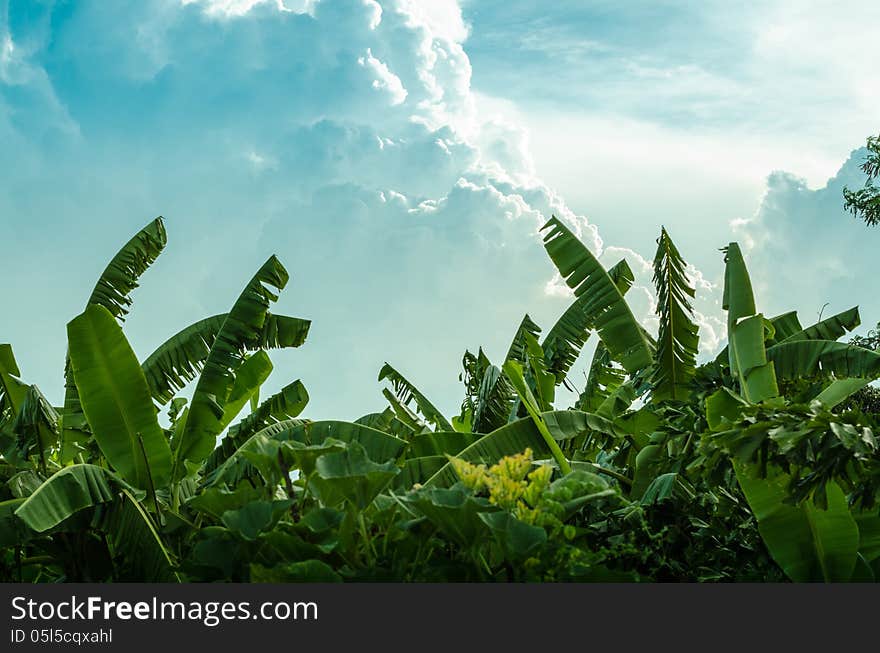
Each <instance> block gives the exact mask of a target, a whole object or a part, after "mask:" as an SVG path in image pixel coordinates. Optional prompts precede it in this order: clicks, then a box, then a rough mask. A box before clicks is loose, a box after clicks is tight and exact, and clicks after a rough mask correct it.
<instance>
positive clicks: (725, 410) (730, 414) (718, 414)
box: [706, 388, 748, 431]
mask: <svg viewBox="0 0 880 653" xmlns="http://www.w3.org/2000/svg"><path fill="white" fill-rule="evenodd" d="M746 406H748V402H746V400H745V399H743V398H742V397H740V396H739V395H738V394H736V393H735V392H734V391H733V390H731V389H730V388H719V389H718V390H716V391H715V392H713V393H712V394H711V395H709V396H708V397H706V422H708V424H709V429H710V430H712V431H718V430H720V429H722V428H725V427H726V426H728V425H729V424H730V423H731V422H735V421H736V420H737V419H738V418H739V416H740V414H742V411H743V408H745V407H746Z"/></svg>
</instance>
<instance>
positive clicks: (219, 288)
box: [0, 0, 880, 418]
mask: <svg viewBox="0 0 880 653" xmlns="http://www.w3.org/2000/svg"><path fill="white" fill-rule="evenodd" d="M695 5H698V6H695ZM737 5H738V6H737V7H735V8H734V7H732V6H731V4H730V3H721V2H705V3H684V2H680V3H669V2H651V3H647V2H646V3H615V2H556V3H533V2H511V1H505V2H500V1H495V0H461V2H456V1H454V0H432V1H431V2H416V1H415V0H395V1H393V2H378V3H377V2H372V1H367V0H363V1H361V0H345V1H342V0H320V1H318V2H315V1H311V0H296V1H294V0H285V4H279V3H277V2H256V3H255V2H252V1H248V0H215V1H213V2H208V1H196V2H186V3H184V2H181V1H180V0H154V1H150V2H147V1H141V2H134V1H128V0H120V1H118V2H113V3H107V2H99V1H97V0H91V1H90V0H81V1H77V2H49V1H45V2H39V1H23V0H5V1H3V0H0V171H2V174H0V229H2V232H0V233H2V242H3V245H4V256H3V264H2V271H3V275H2V279H3V281H2V287H3V289H4V292H5V294H6V297H7V306H15V309H14V310H8V309H7V310H6V311H4V314H3V320H2V323H0V341H9V342H12V343H13V345H14V347H15V349H16V352H17V355H18V358H19V362H20V366H21V367H22V370H23V372H24V374H25V376H26V377H27V378H28V379H30V380H31V381H32V382H36V383H37V384H38V385H40V387H41V388H42V389H43V390H44V392H46V393H47V394H48V395H49V396H50V397H51V398H53V399H55V400H56V401H58V400H60V395H61V386H62V379H61V372H62V365H63V360H64V348H65V344H64V328H65V324H66V322H67V320H69V319H70V318H71V317H73V316H74V315H76V314H77V313H78V312H79V311H80V310H82V304H83V302H84V301H85V299H86V297H87V296H88V293H89V291H90V288H91V286H92V285H93V283H94V280H95V278H96V277H97V275H98V274H99V273H100V270H101V269H102V268H103V266H104V265H105V264H106V261H107V260H108V259H109V258H110V256H112V254H113V253H114V252H115V251H116V249H117V248H118V247H119V246H120V245H121V244H122V243H123V242H125V240H127V238H129V237H130V235H131V234H132V233H133V232H134V231H136V230H137V229H138V228H139V227H140V226H142V225H143V224H145V223H146V222H147V221H149V220H150V219H152V218H153V217H155V216H156V215H160V214H161V215H164V216H166V218H167V227H168V232H169V246H168V248H167V250H166V253H165V254H163V255H162V257H161V258H160V259H159V261H158V262H157V263H156V264H155V266H154V268H153V269H151V270H150V271H149V272H148V273H147V275H145V276H144V278H143V283H142V287H141V288H140V289H138V291H137V292H136V295H135V305H134V309H133V311H132V314H131V317H130V319H129V321H128V323H127V327H126V329H127V333H128V335H129V338H130V340H131V341H132V344H133V346H134V347H135V349H136V351H138V352H139V353H140V354H141V355H142V356H146V355H147V354H148V353H149V352H150V351H151V350H152V348H153V347H154V346H155V345H157V344H158V343H160V342H161V341H162V340H164V339H165V337H167V336H168V335H170V334H171V333H173V332H174V331H176V330H177V329H178V328H180V327H182V326H183V325H185V324H188V323H189V322H191V321H194V320H196V319H198V318H200V317H202V316H204V315H208V314H212V313H216V312H220V311H223V310H226V309H227V308H228V306H229V304H230V303H231V302H232V301H233V300H234V298H235V297H236V296H237V294H238V292H239V290H240V288H241V286H242V285H243V284H244V283H245V282H246V281H247V279H249V278H250V276H251V274H252V273H253V271H254V270H255V269H256V268H257V267H259V265H260V264H261V263H262V261H263V260H265V258H266V257H267V256H268V255H269V254H271V253H276V254H278V256H279V257H280V258H281V259H282V261H283V262H284V263H285V265H286V266H287V267H288V269H289V270H290V272H291V276H292V281H291V283H290V285H289V286H288V289H287V290H286V291H285V292H284V294H283V295H282V298H281V301H280V302H279V306H278V308H277V310H278V312H285V313H289V314H295V315H300V316H303V317H309V318H311V319H312V320H313V322H314V324H313V328H312V334H311V338H310V340H309V342H308V343H307V344H306V345H305V346H304V347H303V348H301V349H298V350H294V351H290V352H282V353H279V354H277V355H275V356H274V357H273V358H274V360H275V361H276V371H275V373H274V375H273V377H272V379H271V380H270V383H269V386H270V387H268V388H267V390H271V389H272V388H277V387H278V386H280V385H281V384H283V383H284V382H286V381H289V380H291V379H293V378H302V379H303V381H304V383H305V384H306V386H307V387H308V389H309V391H310V394H311V395H312V403H311V405H310V407H309V409H308V411H307V412H308V414H309V416H312V417H327V416H336V417H341V418H354V417H357V416H359V415H360V414H363V413H366V412H369V411H372V410H376V409H379V408H381V406H382V397H381V394H380V386H379V384H377V383H376V380H375V378H376V374H377V373H378V370H379V368H380V367H381V365H382V363H383V361H385V360H387V361H389V362H391V363H392V364H394V365H395V366H396V367H398V368H399V369H400V370H401V371H403V372H404V373H405V374H407V375H408V376H409V377H410V378H411V380H413V381H414V382H416V383H417V384H418V385H419V386H420V387H421V388H422V389H423V391H425V393H426V394H429V395H430V396H431V397H432V398H434V399H435V400H436V403H438V404H439V405H440V406H442V407H443V408H444V409H446V410H447V411H449V412H452V411H454V410H455V408H456V406H457V403H458V401H460V390H459V385H458V382H457V376H458V371H459V367H460V360H461V355H462V353H463V351H464V349H465V348H470V349H472V350H473V349H475V348H476V347H478V346H480V345H483V346H484V347H485V348H486V350H487V352H488V354H489V355H490V357H494V358H495V359H498V358H500V357H501V356H503V353H504V351H505V350H506V346H507V343H508V341H509V338H510V336H511V334H512V331H513V330H514V329H515V326H516V324H517V323H518V322H519V320H520V319H521V318H522V315H523V313H525V312H527V311H528V312H529V313H530V314H531V315H532V317H533V318H535V319H536V320H537V321H538V322H539V323H541V324H542V325H544V326H545V328H549V327H550V326H551V324H552V321H553V320H554V319H555V318H556V316H557V315H558V314H559V313H560V312H561V311H562V310H563V309H564V307H565V305H566V302H567V301H568V298H567V297H566V296H565V293H564V292H562V291H561V289H560V287H559V284H558V283H557V282H556V281H555V280H554V270H553V267H552V265H551V264H550V262H549V260H548V259H547V257H546V255H545V254H544V253H543V250H542V248H541V246H540V240H539V238H538V236H537V235H536V228H537V226H538V225H540V224H541V223H542V222H543V221H544V220H545V219H546V218H548V217H549V215H550V214H551V213H556V214H557V215H560V216H561V217H562V218H563V219H565V220H566V221H567V222H569V224H571V225H572V226H573V227H574V228H575V229H577V230H578V231H579V232H580V233H581V234H582V236H583V238H584V240H585V241H586V242H588V243H589V244H590V246H591V247H593V248H594V249H595V250H596V251H597V252H598V253H600V254H601V255H602V258H603V261H606V262H607V263H608V264H609V265H610V264H612V263H614V262H615V261H616V260H618V259H619V258H621V257H623V256H626V257H628V259H629V260H630V262H631V264H632V266H633V268H634V269H635V270H636V272H637V274H638V276H639V283H640V287H637V288H635V289H634V290H633V291H632V293H631V295H632V302H633V305H634V307H635V310H636V311H637V312H638V314H639V315H640V317H642V318H643V319H644V320H645V323H646V324H647V325H648V326H649V327H650V326H651V320H650V312H651V303H652V299H651V296H650V292H649V288H650V271H649V269H648V268H647V267H646V259H647V260H650V258H651V256H652V254H653V249H652V248H653V240H654V238H655V237H656V235H657V233H658V231H659V227H660V225H661V224H665V225H666V226H667V228H669V229H670V231H671V233H672V235H673V237H674V238H675V240H676V242H677V243H678V245H679V248H680V249H681V250H682V252H683V253H684V254H685V256H686V257H687V258H688V259H689V260H690V261H691V262H692V263H693V264H694V265H695V266H696V269H695V270H694V275H695V278H696V279H697V282H698V286H699V293H700V298H699V300H698V303H697V309H698V311H699V315H700V319H701V322H702V324H703V332H704V342H705V343H706V351H705V352H704V353H709V351H710V350H711V349H713V348H716V347H718V346H720V345H721V344H722V343H723V338H724V333H723V328H722V325H721V320H720V318H721V312H720V309H719V307H718V299H719V295H720V287H719V283H720V273H721V259H720V254H719V253H718V251H717V250H718V248H719V247H721V246H723V245H724V244H726V243H727V242H728V241H729V240H731V239H738V240H740V241H741V242H742V243H743V244H744V245H745V246H746V249H747V252H748V256H749V263H750V267H751V270H752V273H753V276H754V277H755V279H756V284H755V285H756V287H757V289H758V291H759V293H760V297H759V300H760V303H761V305H762V308H763V309H764V310H766V312H767V313H770V314H772V313H777V312H782V311H783V310H787V309H789V308H798V309H800V310H801V311H802V313H803V315H804V316H805V317H806V318H807V319H809V317H812V316H814V315H815V314H816V313H817V312H818V311H819V310H821V309H822V307H823V305H824V304H825V303H826V302H831V305H830V306H829V307H827V308H826V309H825V310H826V314H827V311H828V310H842V309H845V308H848V307H849V306H851V305H853V304H856V303H859V304H860V305H861V306H862V313H863V320H864V322H865V323H866V324H867V323H873V322H876V321H877V320H878V319H880V304H878V302H877V301H876V299H874V297H873V295H874V293H872V292H871V290H872V289H871V286H870V284H869V283H868V279H870V278H871V272H872V269H873V268H872V266H871V263H872V258H873V254H872V253H873V252H874V251H876V245H877V242H876V241H878V239H880V232H877V231H876V230H875V231H871V230H868V229H867V228H865V227H864V226H862V225H860V224H859V223H857V222H856V221H854V220H853V219H852V218H851V217H848V216H846V215H845V214H844V213H843V211H842V209H841V200H840V188H841V187H842V185H843V184H845V183H848V184H849V185H851V186H853V185H857V184H859V183H861V181H862V179H861V177H860V173H859V171H858V169H857V167H858V162H859V158H860V156H861V155H860V154H859V153H858V152H856V153H854V154H853V151H854V150H856V149H857V148H858V147H859V146H860V145H861V144H862V143H863V142H864V138H865V137H866V136H867V135H868V134H871V133H874V132H876V131H878V124H877V112H876V107H877V106H880V85H877V84H876V79H875V70H874V68H875V66H874V64H873V62H875V61H876V60H877V55H878V54H880V52H878V51H880V46H878V45H877V44H875V41H876V39H874V38H872V35H871V33H870V30H871V25H875V24H876V22H877V20H878V19H880V8H878V7H877V6H876V4H875V3H870V2H863V3H857V2H852V3H846V6H845V7H841V5H840V4H839V3H830V2H828V3H819V2H816V3H804V2H795V1H793V0H791V1H786V2H783V1H779V2H761V3H751V4H750V3H746V4H742V3H737Z"/></svg>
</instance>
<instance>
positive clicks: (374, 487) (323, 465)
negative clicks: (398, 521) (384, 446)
mask: <svg viewBox="0 0 880 653" xmlns="http://www.w3.org/2000/svg"><path fill="white" fill-rule="evenodd" d="M399 473H400V468H398V467H397V465H395V464H394V463H393V462H385V463H377V462H374V461H372V460H370V458H369V457H368V456H367V452H366V450H365V449H364V448H363V447H362V446H361V445H360V444H358V443H357V442H351V443H349V445H348V447H347V448H346V450H345V451H340V452H337V453H328V454H324V455H323V456H321V457H320V458H318V460H317V461H316V463H315V474H314V475H313V476H312V477H311V479H310V482H309V488H310V490H311V491H312V492H314V493H315V494H316V495H317V497H318V498H319V499H320V500H321V503H323V504H324V505H325V506H335V505H338V504H340V503H342V502H343V501H347V502H348V503H350V504H351V505H352V506H353V507H354V508H356V509H358V510H364V509H365V508H366V507H367V506H368V505H370V503H371V502H372V501H373V499H375V498H376V495H377V494H379V492H381V491H382V490H383V489H385V487H386V486H387V485H388V484H389V483H390V482H391V479H393V478H394V477H395V476H397V474H399Z"/></svg>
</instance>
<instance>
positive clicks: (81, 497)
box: [15, 464, 129, 533]
mask: <svg viewBox="0 0 880 653" xmlns="http://www.w3.org/2000/svg"><path fill="white" fill-rule="evenodd" d="M123 489H129V487H128V485H127V484H126V483H125V482H124V481H123V480H122V479H121V478H119V477H118V476H117V475H116V474H114V473H113V472H111V471H110V470H109V469H105V468H103V467H98V466H97V465H88V464H79V465H71V466H70V467H65V468H64V469H62V470H60V471H58V472H56V473H55V474H53V475H52V476H50V477H49V479H47V480H46V482H45V483H43V484H42V485H41V486H40V487H39V488H37V490H36V491H35V492H34V493H33V494H32V495H30V496H29V497H28V498H27V499H25V501H24V502H22V504H21V505H20V506H19V507H18V509H17V510H16V511H15V514H16V516H17V517H18V518H19V519H21V520H22V521H23V522H24V523H25V525H26V526H27V527H28V528H30V529H31V530H33V531H36V532H37V533H42V532H44V531H48V530H49V529H50V528H54V527H56V526H58V525H59V524H60V523H62V522H63V521H65V520H66V519H69V518H70V517H72V516H73V515H75V514H76V513H77V512H79V511H80V510H85V509H86V508H92V507H94V506H96V505H98V504H101V503H109V502H111V501H115V500H116V499H117V497H118V496H119V494H120V492H121V491H122V490H123Z"/></svg>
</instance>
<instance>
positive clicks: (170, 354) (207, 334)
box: [141, 313, 226, 405]
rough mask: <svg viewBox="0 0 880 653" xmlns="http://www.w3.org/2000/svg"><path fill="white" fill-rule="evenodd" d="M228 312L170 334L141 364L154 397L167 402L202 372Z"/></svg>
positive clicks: (160, 401)
mask: <svg viewBox="0 0 880 653" xmlns="http://www.w3.org/2000/svg"><path fill="white" fill-rule="evenodd" d="M225 321H226V313H222V314H220V315H213V316H211V317H207V318H205V319H203V320H199V321H198V322H195V323H194V324H190V325H189V326H188V327H186V328H185V329H182V330H181V331H179V332H178V333H176V334H174V335H173V336H171V337H170V338H169V339H168V340H166V341H165V342H163V343H162V344H161V345H159V347H157V348H156V350H155V351H154V352H153V353H152V354H150V355H149V356H148V357H147V358H146V360H144V362H143V363H142V365H141V368H142V369H143V371H144V376H146V377H147V383H148V384H149V386H150V393H151V394H152V396H153V399H155V400H156V401H158V402H159V403H160V404H162V405H164V404H166V403H168V402H169V401H171V399H172V398H173V397H174V395H175V393H177V391H178V390H181V389H182V388H183V387H184V386H185V385H186V384H187V383H189V382H190V381H192V380H193V379H194V378H196V376H198V374H199V372H201V371H202V367H203V365H204V362H205V361H206V360H207V359H208V355H209V354H210V353H211V346H212V345H213V344H214V340H215V338H216V337H217V332H218V331H220V327H222V326H223V322H225Z"/></svg>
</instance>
